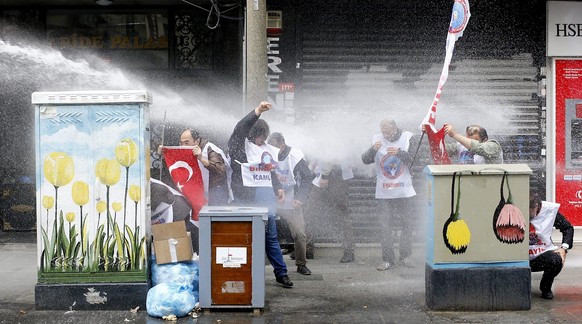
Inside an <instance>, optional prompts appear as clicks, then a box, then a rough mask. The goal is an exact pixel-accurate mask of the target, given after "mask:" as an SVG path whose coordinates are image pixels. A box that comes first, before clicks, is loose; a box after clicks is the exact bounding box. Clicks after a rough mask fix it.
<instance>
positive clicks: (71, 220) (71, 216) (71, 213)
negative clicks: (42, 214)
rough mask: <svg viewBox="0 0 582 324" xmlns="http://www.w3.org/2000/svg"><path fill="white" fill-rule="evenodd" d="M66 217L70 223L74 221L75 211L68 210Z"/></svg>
mask: <svg viewBox="0 0 582 324" xmlns="http://www.w3.org/2000/svg"><path fill="white" fill-rule="evenodd" d="M65 218H66V219H67V222H69V223H72V222H74V221H75V213H73V212H68V213H67V214H66V215H65Z"/></svg>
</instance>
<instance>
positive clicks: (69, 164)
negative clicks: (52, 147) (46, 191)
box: [43, 152, 75, 187]
mask: <svg viewBox="0 0 582 324" xmlns="http://www.w3.org/2000/svg"><path fill="white" fill-rule="evenodd" d="M43 171H44V177H45V178H46V179H47V180H48V181H49V182H50V183H51V184H52V185H53V186H55V187H61V186H64V185H66V184H68V183H69V182H71V180H73V176H74V174H75V166H74V163H73V158H71V157H70V156H69V155H68V154H67V153H63V152H51V153H49V154H48V155H47V156H46V157H45V158H44V168H43Z"/></svg>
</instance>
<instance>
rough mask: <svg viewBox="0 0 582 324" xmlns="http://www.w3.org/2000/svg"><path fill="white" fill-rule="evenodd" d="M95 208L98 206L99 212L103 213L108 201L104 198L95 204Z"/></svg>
mask: <svg viewBox="0 0 582 324" xmlns="http://www.w3.org/2000/svg"><path fill="white" fill-rule="evenodd" d="M95 208H97V212H98V213H99V214H101V213H102V212H104V211H105V209H106V208H107V203H106V202H104V201H103V200H100V201H98V202H97V205H96V206H95Z"/></svg>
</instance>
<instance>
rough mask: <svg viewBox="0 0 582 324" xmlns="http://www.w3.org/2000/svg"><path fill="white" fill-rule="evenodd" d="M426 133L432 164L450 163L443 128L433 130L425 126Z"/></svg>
mask: <svg viewBox="0 0 582 324" xmlns="http://www.w3.org/2000/svg"><path fill="white" fill-rule="evenodd" d="M426 135H427V136H428V143H429V144H430V154H431V156H432V160H433V161H434V164H451V159H449V155H448V154H447V150H446V148H445V128H444V127H443V128H441V129H440V130H439V131H438V132H435V131H434V130H433V129H432V127H426Z"/></svg>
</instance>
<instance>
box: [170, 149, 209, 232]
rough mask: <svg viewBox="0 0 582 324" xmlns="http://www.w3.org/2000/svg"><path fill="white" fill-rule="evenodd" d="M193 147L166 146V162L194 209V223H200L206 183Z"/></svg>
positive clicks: (176, 182)
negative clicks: (199, 217)
mask: <svg viewBox="0 0 582 324" xmlns="http://www.w3.org/2000/svg"><path fill="white" fill-rule="evenodd" d="M192 148H193V147H191V146H164V147H163V148H162V151H163V153H164V160H165V161H166V166H167V167H168V171H169V172H170V175H171V176H172V180H173V181H174V184H175V185H176V187H177V188H178V189H179V190H180V192H182V194H183V195H184V197H186V199H187V200H188V202H189V203H190V207H192V221H193V222H195V223H197V222H198V213H199V212H200V209H201V208H202V206H204V205H205V204H206V199H205V198H204V182H203V181H202V172H201V171H200V166H199V165H198V160H197V159H196V157H195V156H194V154H193V153H192Z"/></svg>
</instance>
